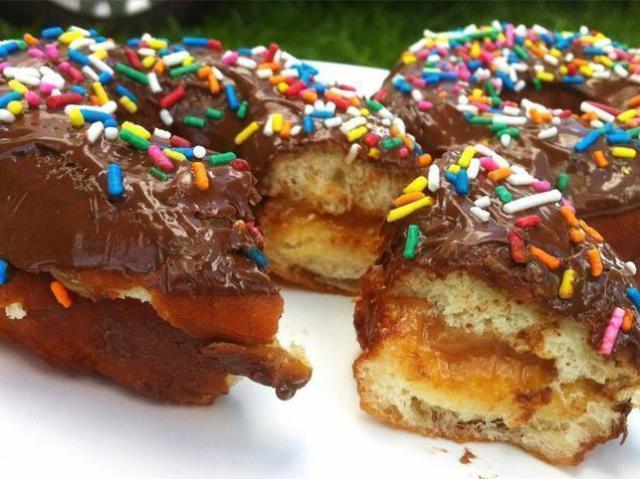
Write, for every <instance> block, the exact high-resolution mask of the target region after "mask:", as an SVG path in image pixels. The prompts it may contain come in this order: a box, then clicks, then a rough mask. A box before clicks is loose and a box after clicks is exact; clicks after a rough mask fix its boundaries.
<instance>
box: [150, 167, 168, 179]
mask: <svg viewBox="0 0 640 479" xmlns="http://www.w3.org/2000/svg"><path fill="white" fill-rule="evenodd" d="M149 173H151V176H153V177H155V178H157V179H159V180H160V181H167V180H168V179H169V175H168V174H166V173H165V172H164V171H162V170H160V169H159V168H156V167H155V166H152V167H151V168H149Z"/></svg>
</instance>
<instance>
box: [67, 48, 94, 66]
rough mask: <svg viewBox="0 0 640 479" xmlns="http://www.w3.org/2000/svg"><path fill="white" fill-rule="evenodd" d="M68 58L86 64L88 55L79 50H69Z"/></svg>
mask: <svg viewBox="0 0 640 479" xmlns="http://www.w3.org/2000/svg"><path fill="white" fill-rule="evenodd" d="M69 60H71V61H74V62H76V63H79V64H80V65H88V64H89V63H90V62H89V57H88V56H87V55H85V54H84V53H82V52H81V51H80V50H69Z"/></svg>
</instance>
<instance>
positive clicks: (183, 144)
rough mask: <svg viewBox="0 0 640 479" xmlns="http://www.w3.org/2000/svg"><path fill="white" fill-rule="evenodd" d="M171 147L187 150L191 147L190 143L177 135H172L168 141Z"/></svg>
mask: <svg viewBox="0 0 640 479" xmlns="http://www.w3.org/2000/svg"><path fill="white" fill-rule="evenodd" d="M169 143H170V144H171V146H177V147H179V148H189V147H190V146H191V142H190V141H189V140H187V139H186V138H182V137H181V136H178V135H173V136H172V137H171V140H169Z"/></svg>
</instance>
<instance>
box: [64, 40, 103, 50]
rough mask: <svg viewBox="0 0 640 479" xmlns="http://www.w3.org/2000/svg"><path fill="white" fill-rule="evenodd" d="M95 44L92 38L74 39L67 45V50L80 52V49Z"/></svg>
mask: <svg viewBox="0 0 640 479" xmlns="http://www.w3.org/2000/svg"><path fill="white" fill-rule="evenodd" d="M95 42H96V41H95V40H94V39H93V38H76V39H75V40H73V41H72V42H71V43H69V50H80V49H81V48H84V47H88V46H89V45H93V44H94V43H95Z"/></svg>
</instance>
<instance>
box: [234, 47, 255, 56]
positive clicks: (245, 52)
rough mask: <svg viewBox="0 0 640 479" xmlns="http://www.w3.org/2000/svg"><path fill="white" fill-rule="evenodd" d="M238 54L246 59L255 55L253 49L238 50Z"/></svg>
mask: <svg viewBox="0 0 640 479" xmlns="http://www.w3.org/2000/svg"><path fill="white" fill-rule="evenodd" d="M237 52H238V55H242V56H245V57H250V56H252V55H253V52H252V51H251V48H238V50H237Z"/></svg>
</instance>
